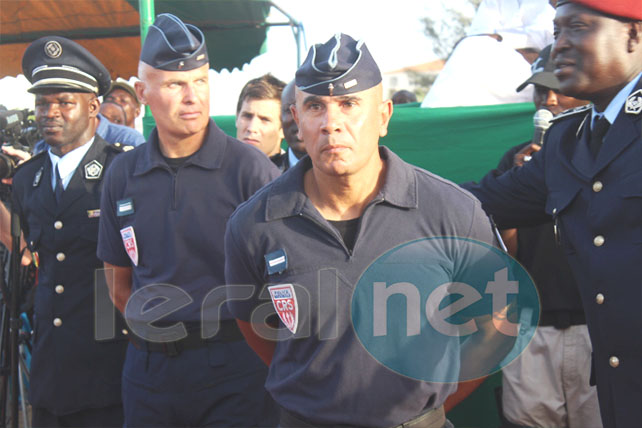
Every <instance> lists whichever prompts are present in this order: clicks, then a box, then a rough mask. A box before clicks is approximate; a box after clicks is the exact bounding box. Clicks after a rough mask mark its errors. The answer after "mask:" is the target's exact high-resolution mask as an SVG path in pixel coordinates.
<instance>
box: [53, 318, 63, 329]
mask: <svg viewBox="0 0 642 428" xmlns="http://www.w3.org/2000/svg"><path fill="white" fill-rule="evenodd" d="M53 325H55V326H56V327H60V326H61V325H62V320H61V319H60V318H54V320H53Z"/></svg>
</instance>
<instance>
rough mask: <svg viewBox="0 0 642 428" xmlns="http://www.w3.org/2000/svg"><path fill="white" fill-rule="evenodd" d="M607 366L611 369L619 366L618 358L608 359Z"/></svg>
mask: <svg viewBox="0 0 642 428" xmlns="http://www.w3.org/2000/svg"><path fill="white" fill-rule="evenodd" d="M609 365H610V366H611V367H613V368H615V367H617V366H619V365H620V359H619V358H618V357H615V356H613V357H611V358H609Z"/></svg>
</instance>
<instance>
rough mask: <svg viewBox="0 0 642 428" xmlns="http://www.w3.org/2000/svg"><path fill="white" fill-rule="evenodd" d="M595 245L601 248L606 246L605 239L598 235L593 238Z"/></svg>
mask: <svg viewBox="0 0 642 428" xmlns="http://www.w3.org/2000/svg"><path fill="white" fill-rule="evenodd" d="M593 245H595V246H596V247H601V246H602V245H604V237H603V236H602V235H597V236H596V237H595V238H593Z"/></svg>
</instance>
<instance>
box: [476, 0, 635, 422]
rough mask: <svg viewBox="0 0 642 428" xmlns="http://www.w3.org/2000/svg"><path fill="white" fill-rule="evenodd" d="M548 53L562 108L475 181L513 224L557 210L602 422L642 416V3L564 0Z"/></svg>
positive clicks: (487, 202) (493, 208)
mask: <svg viewBox="0 0 642 428" xmlns="http://www.w3.org/2000/svg"><path fill="white" fill-rule="evenodd" d="M554 28H555V42H554V44H553V49H552V51H551V58H552V60H553V63H554V66H555V70H554V73H555V76H556V77H557V78H558V79H559V82H560V90H561V92H562V93H564V94H566V95H570V96H573V97H575V98H580V99H586V100H590V101H591V102H592V103H593V106H592V107H587V108H579V109H576V110H571V111H568V112H566V113H565V114H564V113H563V114H561V115H559V116H558V117H557V118H556V119H555V122H554V124H553V125H552V126H551V128H549V130H548V132H547V135H546V137H545V140H544V145H543V148H542V150H540V151H539V152H537V153H536V154H535V155H534V156H533V158H532V160H531V161H529V162H527V163H526V164H525V165H524V166H523V167H521V168H518V169H512V170H510V171H508V172H506V173H505V174H503V175H498V174H496V173H491V174H489V175H487V176H486V177H484V179H483V180H482V181H481V183H480V185H478V186H471V189H470V190H472V192H473V193H474V194H475V195H476V196H477V197H478V198H479V199H480V200H481V201H482V203H483V206H484V208H485V209H486V210H487V211H488V212H490V213H492V214H493V215H494V216H495V217H496V219H497V221H498V222H499V223H500V224H501V225H503V226H505V227H506V226H508V227H514V226H524V225H533V224H538V223H543V222H545V221H546V219H547V218H548V216H552V217H553V219H554V223H555V225H554V228H555V233H556V236H557V240H558V241H559V245H561V246H562V248H563V249H564V250H565V252H566V254H567V255H568V260H569V263H570V266H571V270H572V272H573V275H574V277H575V279H576V281H577V283H578V285H579V287H580V295H581V298H582V304H583V306H584V311H585V314H586V321H587V325H588V329H589V334H590V337H591V342H592V345H593V364H592V366H593V367H592V368H593V370H592V379H593V380H594V382H596V384H597V392H598V400H599V403H600V413H601V416H602V421H603V424H604V426H605V427H607V428H613V427H615V428H620V427H634V426H640V423H641V421H642V405H641V404H642V335H640V332H641V331H642V315H641V314H642V299H641V298H640V297H641V296H642V264H641V263H640V260H641V258H642V246H641V245H640V243H641V242H642V239H641V238H642V216H641V215H640V214H641V213H642V175H641V174H640V172H641V171H640V165H642V80H641V76H642V2H640V0H612V1H599V0H562V1H558V2H557V10H556V15H555V20H554Z"/></svg>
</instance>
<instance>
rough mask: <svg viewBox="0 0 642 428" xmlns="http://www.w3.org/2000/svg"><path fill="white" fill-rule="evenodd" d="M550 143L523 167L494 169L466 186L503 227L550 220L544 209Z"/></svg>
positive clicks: (534, 223) (464, 185)
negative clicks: (546, 168) (547, 154)
mask: <svg viewBox="0 0 642 428" xmlns="http://www.w3.org/2000/svg"><path fill="white" fill-rule="evenodd" d="M545 156H546V145H544V148H543V149H542V150H540V151H539V152H537V153H535V154H534V155H533V158H532V159H531V160H530V161H529V162H526V163H525V164H524V166H522V167H521V168H512V169H509V170H508V171H506V172H505V173H503V174H502V173H500V172H499V171H498V170H493V171H491V172H489V173H488V174H486V176H485V177H484V178H482V180H481V182H480V183H479V184H476V183H465V184H463V185H462V186H463V187H464V188H465V189H467V190H469V191H470V192H471V193H472V194H473V195H475V196H476V197H477V198H478V199H479V200H480V201H481V203H482V207H483V209H484V210H485V211H486V213H487V214H489V215H492V216H493V218H494V219H495V221H496V222H497V224H498V226H500V228H502V229H504V228H512V227H523V226H534V225H538V224H542V223H545V222H547V221H550V217H549V216H548V215H547V214H546V212H545V211H544V207H545V205H546V195H547V193H548V192H547V186H546V178H545V174H544V164H545Z"/></svg>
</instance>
